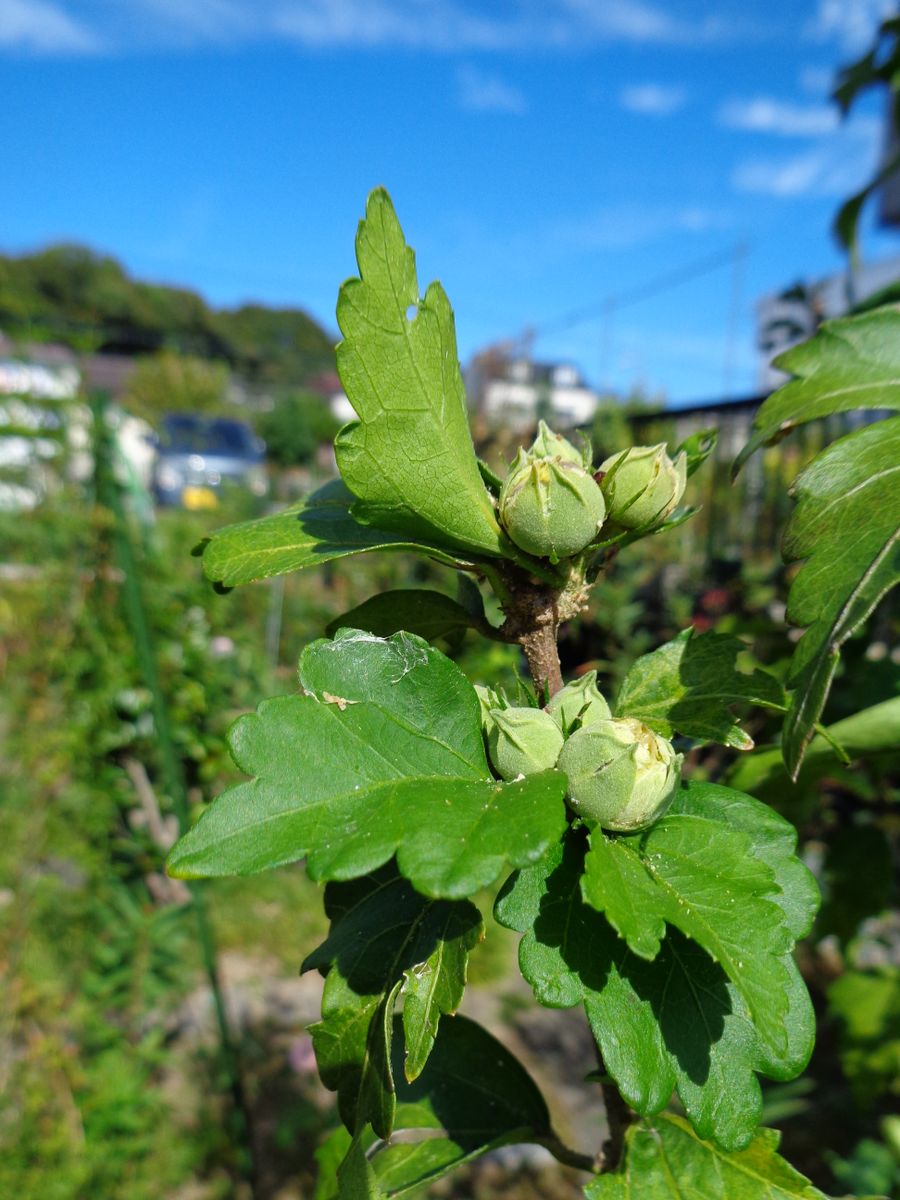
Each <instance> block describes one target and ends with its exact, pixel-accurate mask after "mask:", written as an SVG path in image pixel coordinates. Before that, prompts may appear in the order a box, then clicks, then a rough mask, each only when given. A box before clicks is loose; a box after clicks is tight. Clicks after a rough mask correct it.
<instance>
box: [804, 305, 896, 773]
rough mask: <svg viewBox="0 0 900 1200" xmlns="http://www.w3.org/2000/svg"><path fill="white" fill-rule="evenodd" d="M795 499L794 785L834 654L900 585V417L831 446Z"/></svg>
mask: <svg viewBox="0 0 900 1200" xmlns="http://www.w3.org/2000/svg"><path fill="white" fill-rule="evenodd" d="M898 319H900V315H898ZM897 332H898V333H900V327H898V330H897ZM897 340H898V342H900V337H898V339H897ZM895 390H896V394H897V395H900V388H896V389H895ZM793 493H794V496H795V499H796V501H797V507H796V508H795V510H794V512H793V514H792V516H791V519H790V521H789V522H788V526H787V529H786V530H785V535H784V545H783V554H784V558H785V560H786V561H787V562H797V561H801V560H802V561H803V566H802V567H801V569H800V571H799V572H798V574H797V576H796V578H795V579H794V582H793V584H792V585H791V590H790V594H789V596H788V611H787V616H788V619H789V620H790V621H791V622H792V623H793V624H795V625H800V626H806V627H807V628H806V632H805V633H804V634H803V637H802V638H801V639H800V641H799V643H798V644H797V648H796V650H795V651H794V657H793V659H792V661H791V669H790V677H789V682H790V683H792V684H793V686H794V693H793V696H792V699H791V705H790V709H789V711H788V715H787V717H786V719H785V726H784V734H783V741H782V748H783V753H784V761H785V764H786V765H787V768H788V771H789V772H790V774H791V777H792V778H796V777H797V773H798V771H799V769H800V764H801V762H802V760H803V756H804V753H805V750H806V747H807V745H808V743H809V741H810V739H811V738H812V735H813V732H814V730H815V726H816V724H817V722H818V720H819V718H820V716H821V715H822V710H823V708H824V706H825V700H826V698H827V696H828V691H829V689H830V687H831V681H832V679H833V677H834V672H835V670H836V668H837V664H838V659H839V655H840V648H841V646H842V645H843V643H844V642H845V641H846V640H847V638H848V637H850V636H851V635H852V634H853V633H854V632H855V630H857V629H858V628H859V626H860V625H861V624H862V622H863V621H865V619H866V618H867V617H868V616H869V614H870V613H871V612H872V609H873V608H874V607H875V605H876V604H877V603H878V601H879V600H880V599H881V597H882V596H883V595H884V593H885V592H886V591H887V590H888V589H889V588H891V587H893V586H894V585H895V584H896V583H897V582H898V580H900V417H892V418H891V419H889V420H887V421H880V422H879V423H878V424H876V425H869V426H866V427H865V428H863V429H859V430H857V431H856V432H855V433H851V434H849V435H847V436H846V437H843V438H840V439H839V440H838V441H836V442H834V443H833V444H832V445H831V446H829V447H828V449H827V450H825V451H823V452H822V453H821V454H820V455H819V456H818V457H817V458H816V459H815V460H814V462H813V463H812V464H811V465H810V466H809V467H807V469H806V470H805V471H804V472H803V473H802V474H801V475H800V476H799V477H798V479H797V480H796V481H795V483H794V487H793Z"/></svg>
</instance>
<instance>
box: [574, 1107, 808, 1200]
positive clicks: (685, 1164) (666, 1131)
mask: <svg viewBox="0 0 900 1200" xmlns="http://www.w3.org/2000/svg"><path fill="white" fill-rule="evenodd" d="M779 1140H780V1134H778V1133H777V1132H776V1131H775V1130H774V1129H761V1130H760V1131H759V1133H758V1134H757V1135H756V1137H755V1138H754V1139H753V1141H752V1142H751V1143H750V1144H749V1145H748V1146H747V1147H746V1149H742V1150H739V1151H732V1152H729V1153H723V1151H722V1150H721V1149H719V1147H717V1146H716V1145H715V1144H714V1143H712V1142H708V1141H704V1140H703V1139H701V1138H699V1137H697V1135H696V1134H695V1133H694V1131H693V1130H692V1129H691V1127H690V1125H689V1124H688V1123H687V1121H685V1120H683V1119H682V1118H681V1117H678V1116H675V1114H674V1113H662V1114H660V1116H658V1117H657V1118H655V1120H654V1121H653V1122H652V1123H650V1122H643V1123H641V1124H639V1125H633V1126H632V1127H631V1128H630V1129H629V1130H628V1132H627V1133H626V1135H625V1158H624V1161H623V1162H622V1164H621V1166H620V1167H619V1169H618V1170H617V1171H616V1172H615V1173H613V1174H609V1175H603V1176H600V1177H598V1178H597V1179H595V1180H594V1181H593V1182H592V1183H590V1184H588V1186H587V1188H586V1189H585V1195H586V1196H587V1197H588V1200H632V1197H638V1196H640V1198H641V1200H827V1197H826V1196H825V1195H824V1193H823V1192H820V1191H819V1189H818V1188H815V1187H813V1185H812V1184H811V1183H810V1182H809V1180H808V1179H806V1178H804V1176H802V1175H801V1174H800V1173H799V1171H795V1170H794V1168H793V1167H792V1166H791V1165H790V1164H789V1163H787V1162H786V1161H785V1160H784V1159H783V1158H782V1157H781V1156H780V1155H779V1154H778V1153H777V1151H778V1142H779Z"/></svg>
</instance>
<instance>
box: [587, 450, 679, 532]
mask: <svg viewBox="0 0 900 1200" xmlns="http://www.w3.org/2000/svg"><path fill="white" fill-rule="evenodd" d="M600 471H601V472H602V473H603V478H602V480H601V482H600V488H601V490H602V491H603V495H604V497H605V499H606V504H607V508H608V510H609V518H610V520H612V521H615V522H616V524H617V525H621V526H622V528H623V529H643V528H648V529H652V528H654V527H655V526H657V525H661V524H662V522H663V521H664V520H665V519H666V517H668V516H669V515H670V514H671V513H672V511H673V510H674V509H675V507H676V505H677V504H678V501H679V500H680V499H681V497H682V496H683V495H684V489H685V485H686V484H687V456H686V455H685V454H683V453H682V454H679V455H678V456H677V457H676V458H675V460H674V462H673V461H672V459H671V458H669V455H668V452H667V450H666V446H665V443H664V442H660V443H659V445H658V446H632V447H631V448H630V449H628V450H620V451H619V453H618V454H613V455H612V456H611V457H610V458H607V459H606V460H605V461H604V462H603V463H601V464H600Z"/></svg>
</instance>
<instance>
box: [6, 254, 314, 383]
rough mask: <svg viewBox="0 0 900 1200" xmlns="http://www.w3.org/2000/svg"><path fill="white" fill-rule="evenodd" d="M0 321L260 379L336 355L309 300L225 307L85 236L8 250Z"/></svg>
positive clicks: (300, 372) (27, 335)
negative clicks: (106, 251) (308, 309)
mask: <svg viewBox="0 0 900 1200" xmlns="http://www.w3.org/2000/svg"><path fill="white" fill-rule="evenodd" d="M0 329H3V330H4V332H6V333H8V334H9V335H11V336H12V337H13V338H20V339H22V340H23V341H55V342H63V343H64V344H67V345H72V346H74V347H75V348H77V349H91V350H98V351H102V352H108V353H119V354H152V353H154V352H156V351H160V350H164V349H168V350H175V351H178V352H180V353H182V354H191V355H196V356H199V357H200V358H214V359H219V360H221V361H223V362H225V363H228V364H229V365H231V366H232V367H233V368H234V369H235V370H236V371H238V372H239V373H240V374H242V375H244V376H246V377H247V378H249V379H251V380H254V381H257V380H258V381H260V382H278V381H285V382H286V381H294V380H297V379H298V378H303V377H305V376H308V375H310V374H314V373H316V372H318V371H323V370H327V369H328V368H330V367H331V366H332V364H333V361H334V351H333V343H332V339H331V337H330V336H329V335H328V334H327V333H326V332H325V330H323V329H322V328H321V326H320V325H318V324H317V323H316V322H315V321H314V320H313V319H312V318H311V317H309V316H307V314H306V313H304V312H301V311H300V310H299V309H293V308H284V309H271V308H266V307H265V306H264V305H261V304H253V305H244V306H242V307H241V308H237V309H233V310H222V311H216V310H215V309H213V308H211V307H210V306H209V305H208V304H207V303H206V301H205V300H204V299H203V298H202V296H199V295H198V294H197V293H196V292H192V291H189V290H188V289H187V288H176V287H165V286H162V285H160V284H150V283H143V282H141V281H140V280H136V279H132V278H131V277H130V276H129V275H128V274H127V272H126V271H125V270H124V268H123V267H122V265H121V263H119V262H118V261H117V260H116V259H114V258H112V257H110V256H109V255H103V254H97V253H96V252H95V251H93V250H90V249H88V248H87V247H86V246H77V245H61V246H51V247H48V248H47V249H46V250H41V251H39V252H38V253H36V254H25V255H22V256H21V257H12V256H6V255H0Z"/></svg>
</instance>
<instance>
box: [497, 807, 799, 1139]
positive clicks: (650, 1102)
mask: <svg viewBox="0 0 900 1200" xmlns="http://www.w3.org/2000/svg"><path fill="white" fill-rule="evenodd" d="M685 790H687V789H685ZM689 790H690V793H691V795H690V796H686V795H684V793H682V794H680V795H679V797H678V798H677V800H676V806H678V807H682V806H683V807H685V808H688V807H690V808H692V809H693V810H694V811H695V812H697V813H700V814H703V815H704V816H705V817H706V818H707V819H708V820H709V821H710V822H712V821H713V820H714V819H717V820H718V822H719V823H720V824H721V825H722V826H723V827H729V826H732V825H733V826H734V827H735V828H736V829H738V830H744V831H750V830H751V829H752V830H753V855H754V856H756V857H758V858H759V859H761V860H763V861H764V862H765V863H766V864H767V866H768V868H769V870H770V871H771V873H772V875H773V876H774V877H775V879H776V880H777V882H778V884H779V885H780V888H781V891H780V892H778V893H777V894H776V896H775V898H776V899H777V900H778V902H779V904H780V907H781V908H782V913H783V918H782V919H783V921H784V924H785V925H787V927H788V928H789V929H790V933H791V935H792V937H795V938H798V937H801V936H803V935H804V934H805V933H806V932H808V929H809V927H810V925H811V923H812V919H813V915H814V913H815V908H816V903H817V892H816V887H815V883H814V881H813V880H812V877H811V876H810V874H809V872H808V871H807V870H806V868H805V867H804V866H803V865H802V864H801V863H800V862H799V860H798V859H797V858H796V857H795V856H794V854H793V848H794V844H795V840H796V833H795V831H794V830H793V828H792V827H791V826H790V825H789V824H788V823H787V822H786V821H784V820H782V818H780V817H778V816H777V815H776V814H775V813H773V812H772V811H771V810H769V809H767V808H766V806H764V805H762V804H759V803H758V802H756V801H754V800H752V799H751V798H750V797H747V796H741V795H739V794H738V793H735V792H733V791H731V790H730V789H727V788H723V787H720V786H717V785H693V786H692V787H691V788H690V789H689ZM585 851H586V835H585V832H584V831H583V830H572V831H570V832H569V833H568V834H567V835H566V838H565V840H564V842H563V843H562V844H560V845H557V846H554V847H553V848H552V849H551V850H550V851H549V852H548V854H547V855H546V856H545V858H544V860H543V861H542V862H541V863H539V864H537V865H535V866H533V867H528V868H526V869H524V870H521V871H519V872H517V873H516V875H515V876H513V878H512V880H511V881H510V882H509V883H507V885H505V887H504V889H503V891H502V893H501V895H500V897H499V898H498V901H497V905H496V916H497V919H498V920H499V921H500V923H501V924H503V925H506V926H507V927H509V928H512V929H516V930H518V931H519V932H521V933H522V934H523V937H522V941H521V944H520V948H519V963H520V966H521V969H522V973H523V975H524V976H525V978H526V979H527V980H528V982H529V983H530V984H531V986H532V988H533V989H534V992H535V996H536V998H537V999H538V1001H539V1002H540V1003H542V1004H545V1005H547V1006H548V1007H553V1008H565V1007H571V1006H573V1005H575V1004H579V1003H583V1004H584V1005H585V1010H586V1012H587V1015H588V1019H589V1021H590V1024H591V1028H592V1030H593V1032H594V1036H595V1038H596V1039H597V1042H598V1045H599V1047H600V1050H601V1054H602V1057H603V1061H604V1064H605V1066H606V1068H607V1070H608V1071H609V1072H610V1074H611V1075H612V1076H613V1078H614V1079H615V1081H616V1084H617V1086H618V1087H619V1090H620V1091H621V1092H622V1094H623V1096H624V1097H625V1099H626V1100H627V1102H628V1103H629V1104H630V1105H631V1106H632V1107H634V1108H635V1109H637V1111H638V1112H641V1113H644V1114H652V1113H655V1112H658V1111H659V1110H660V1109H662V1108H663V1107H664V1106H665V1105H666V1104H667V1103H668V1100H669V1097H670V1096H671V1093H672V1091H673V1089H675V1090H677V1092H678V1095H679V1098H680V1100H681V1102H682V1104H683V1105H684V1107H685V1111H686V1112H687V1114H688V1116H689V1118H690V1119H691V1121H692V1123H693V1124H694V1126H695V1128H696V1129H697V1131H698V1132H699V1133H700V1134H701V1136H704V1137H713V1138H715V1139H716V1141H718V1142H719V1143H720V1144H721V1145H723V1146H725V1147H727V1148H730V1149H736V1148H740V1147H742V1146H745V1145H746V1144H747V1142H748V1141H749V1139H750V1138H751V1136H752V1134H753V1131H754V1129H755V1127H756V1125H757V1123H758V1121H759V1118H760V1113H761V1109H762V1100H761V1093H760V1088H759V1084H758V1082H757V1080H756V1073H761V1074H765V1075H768V1076H769V1077H771V1078H773V1079H778V1080H788V1079H792V1078H794V1077H795V1076H796V1075H798V1074H799V1073H800V1072H801V1071H802V1070H803V1068H804V1067H805V1065H806V1063H807V1061H808V1059H809V1055H810V1053H811V1050H812V1045H813V1038H814V1031H815V1028H814V1018H813V1012H812V1006H811V1004H810V1001H809V996H808V994H807V992H806V988H805V986H804V984H803V981H802V979H801V977H800V974H799V972H798V971H797V969H796V966H795V964H794V962H793V959H792V958H791V955H790V954H789V953H787V952H785V953H784V954H783V955H782V956H781V959H780V963H781V968H782V970H783V972H784V975H785V985H784V994H785V996H786V1001H787V1003H786V1010H785V1015H784V1017H783V1021H782V1027H783V1030H784V1034H785V1039H786V1043H785V1046H784V1048H783V1049H782V1050H781V1051H780V1052H777V1053H775V1052H773V1050H772V1049H771V1048H767V1047H766V1044H765V1042H764V1040H763V1039H762V1038H761V1037H760V1034H759V1031H758V1030H757V1028H756V1026H755V1025H754V1022H753V1021H752V1019H751V1016H750V1012H749V1010H748V1007H747V1005H746V1003H745V1001H744V999H743V997H742V995H741V991H740V990H739V988H738V987H736V986H735V985H734V984H733V983H732V982H731V981H730V980H729V979H728V977H727V976H726V974H725V972H724V971H723V969H722V967H721V965H720V964H718V963H716V962H714V961H713V960H712V958H710V956H709V955H708V954H707V953H706V952H705V951H704V950H703V949H702V947H701V946H699V945H698V944H697V943H696V942H694V941H691V940H689V939H688V938H686V937H685V936H683V935H682V934H681V933H679V932H678V930H677V929H669V930H668V933H667V936H666V937H665V939H664V940H663V942H662V945H661V947H660V950H659V953H658V954H657V956H656V958H655V959H653V961H646V960H645V959H642V958H639V957H637V956H635V955H634V954H632V953H630V952H629V950H628V948H627V947H626V945H625V944H624V943H623V941H622V940H621V939H620V938H618V937H617V936H616V934H615V932H614V930H613V929H612V927H611V926H610V925H609V923H608V921H607V920H606V918H605V917H604V916H602V915H601V914H600V913H598V912H597V911H596V910H595V909H593V908H592V907H590V906H589V905H588V904H587V902H586V901H585V899H584V897H583V895H582V880H583V870H584V857H585ZM708 869H709V872H710V874H713V872H714V871H715V870H716V869H717V867H716V863H715V859H714V856H711V860H710V864H709V868H708ZM763 932H765V931H763Z"/></svg>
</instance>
